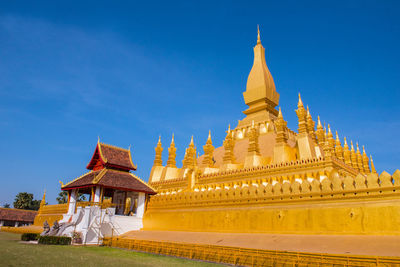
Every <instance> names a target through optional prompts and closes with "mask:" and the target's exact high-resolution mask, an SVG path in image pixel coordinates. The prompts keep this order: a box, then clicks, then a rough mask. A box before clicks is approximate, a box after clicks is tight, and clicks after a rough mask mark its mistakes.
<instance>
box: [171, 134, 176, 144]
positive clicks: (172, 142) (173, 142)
mask: <svg viewBox="0 0 400 267" xmlns="http://www.w3.org/2000/svg"><path fill="white" fill-rule="evenodd" d="M172 144H174V145H175V140H174V134H173V133H172V140H171V145H172Z"/></svg>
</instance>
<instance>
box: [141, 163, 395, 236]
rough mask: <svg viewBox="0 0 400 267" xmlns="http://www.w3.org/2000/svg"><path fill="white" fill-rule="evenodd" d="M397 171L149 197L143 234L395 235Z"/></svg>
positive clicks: (233, 185) (222, 186) (246, 184)
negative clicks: (146, 232)
mask: <svg viewBox="0 0 400 267" xmlns="http://www.w3.org/2000/svg"><path fill="white" fill-rule="evenodd" d="M399 200H400V171H399V170H397V171H396V172H395V173H394V174H393V175H392V176H391V175H390V174H388V173H386V172H383V173H382V174H381V175H380V176H379V177H378V175H377V174H376V173H370V174H369V175H368V176H367V177H365V176H364V175H361V174H360V175H358V176H356V177H355V178H352V177H350V176H348V177H345V178H343V177H340V176H339V175H337V174H332V175H331V177H325V178H324V179H322V180H321V181H319V180H318V179H315V178H310V177H309V178H306V177H299V178H294V180H293V181H289V180H284V181H276V180H274V179H272V178H270V179H268V180H264V179H258V180H249V181H243V182H241V183H226V184H219V185H214V186H213V187H207V186H205V187H199V188H195V190H194V191H186V192H184V191H181V192H170V193H162V194H158V195H156V196H153V197H152V198H151V201H150V202H149V203H148V207H147V212H146V214H145V217H144V220H143V224H144V229H146V230H171V231H208V232H212V231H218V232H249V233H280V234H370V235H399V234H400V201H399Z"/></svg>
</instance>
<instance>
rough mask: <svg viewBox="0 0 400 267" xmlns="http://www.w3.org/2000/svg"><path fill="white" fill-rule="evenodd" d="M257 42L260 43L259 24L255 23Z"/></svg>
mask: <svg viewBox="0 0 400 267" xmlns="http://www.w3.org/2000/svg"><path fill="white" fill-rule="evenodd" d="M257 44H261V38H260V26H259V25H258V24H257Z"/></svg>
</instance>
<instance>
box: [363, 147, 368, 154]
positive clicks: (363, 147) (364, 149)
mask: <svg viewBox="0 0 400 267" xmlns="http://www.w3.org/2000/svg"><path fill="white" fill-rule="evenodd" d="M362 148H363V154H367V153H365V147H364V146H362Z"/></svg>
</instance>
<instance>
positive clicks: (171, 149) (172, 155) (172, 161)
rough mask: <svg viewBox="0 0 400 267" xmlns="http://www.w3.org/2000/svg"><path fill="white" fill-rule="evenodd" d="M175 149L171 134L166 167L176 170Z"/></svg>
mask: <svg viewBox="0 0 400 267" xmlns="http://www.w3.org/2000/svg"><path fill="white" fill-rule="evenodd" d="M175 158H176V147H175V141H174V134H172V140H171V144H170V146H169V148H168V160H167V167H172V168H176V160H175Z"/></svg>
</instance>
